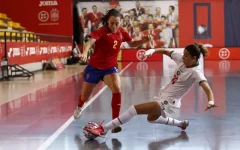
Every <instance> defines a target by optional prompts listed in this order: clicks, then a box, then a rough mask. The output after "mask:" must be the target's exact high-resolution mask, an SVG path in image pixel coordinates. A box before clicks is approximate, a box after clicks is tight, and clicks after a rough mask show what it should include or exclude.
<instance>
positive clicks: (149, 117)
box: [147, 114, 161, 123]
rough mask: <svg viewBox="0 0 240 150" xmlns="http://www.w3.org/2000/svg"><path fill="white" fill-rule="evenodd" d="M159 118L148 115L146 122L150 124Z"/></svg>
mask: <svg viewBox="0 0 240 150" xmlns="http://www.w3.org/2000/svg"><path fill="white" fill-rule="evenodd" d="M160 116H161V115H150V114H149V115H148V116H147V121H148V122H150V123H151V122H152V121H155V120H157V119H158V118H159V117H160Z"/></svg>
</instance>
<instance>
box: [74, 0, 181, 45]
mask: <svg viewBox="0 0 240 150" xmlns="http://www.w3.org/2000/svg"><path fill="white" fill-rule="evenodd" d="M112 8H115V9H116V10H118V11H120V12H121V14H122V15H121V22H120V26H121V27H122V28H124V29H125V30H126V31H127V32H128V33H129V35H130V36H131V37H132V38H133V39H134V40H141V39H142V38H143V37H144V36H146V35H152V37H153V38H152V40H150V41H149V42H147V43H144V44H142V45H141V46H139V47H137V48H146V49H149V48H160V47H164V48H176V47H179V34H178V27H179V24H178V1H177V0H175V1H174V0H169V1H124V2H122V1H118V2H116V3H114V4H112V5H111V4H110V3H108V2H80V3H78V12H79V15H80V16H79V20H80V25H81V26H82V28H83V29H84V39H85V41H86V40H87V39H88V38H89V35H90V33H91V32H93V31H94V30H97V29H98V28H99V27H101V26H102V24H101V23H100V20H101V17H102V16H104V15H105V14H106V12H107V11H108V10H109V9H112ZM128 48H134V47H130V46H129V45H128V44H127V43H125V42H124V43H122V45H121V49H128Z"/></svg>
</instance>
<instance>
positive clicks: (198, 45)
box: [195, 43, 209, 57]
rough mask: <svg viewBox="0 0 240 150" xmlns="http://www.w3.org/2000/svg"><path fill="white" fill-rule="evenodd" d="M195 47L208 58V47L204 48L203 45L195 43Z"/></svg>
mask: <svg viewBox="0 0 240 150" xmlns="http://www.w3.org/2000/svg"><path fill="white" fill-rule="evenodd" d="M195 45H196V46H197V47H198V48H199V50H200V52H201V53H202V55H203V57H207V56H208V55H209V51H208V49H207V48H206V47H204V46H203V44H201V43H195Z"/></svg>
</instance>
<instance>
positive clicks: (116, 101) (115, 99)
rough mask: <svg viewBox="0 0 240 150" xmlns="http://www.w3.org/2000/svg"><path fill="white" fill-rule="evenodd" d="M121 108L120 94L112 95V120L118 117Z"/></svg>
mask: <svg viewBox="0 0 240 150" xmlns="http://www.w3.org/2000/svg"><path fill="white" fill-rule="evenodd" d="M120 108H121V93H113V94H112V119H115V118H117V117H118V116H119V113H120Z"/></svg>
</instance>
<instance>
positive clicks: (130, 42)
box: [127, 35, 152, 47]
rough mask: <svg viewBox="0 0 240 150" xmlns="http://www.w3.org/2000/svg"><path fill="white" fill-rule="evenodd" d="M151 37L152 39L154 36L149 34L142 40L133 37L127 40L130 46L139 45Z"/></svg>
mask: <svg viewBox="0 0 240 150" xmlns="http://www.w3.org/2000/svg"><path fill="white" fill-rule="evenodd" d="M151 39H152V36H151V35H148V36H145V37H144V38H143V39H142V40H137V41H135V40H134V39H132V40H131V41H127V43H128V45H129V46H130V47H139V46H141V45H142V44H144V43H146V42H148V41H149V40H151Z"/></svg>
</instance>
